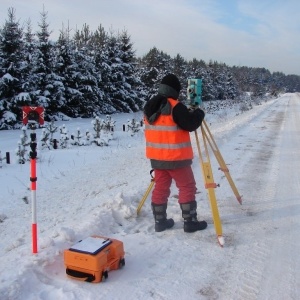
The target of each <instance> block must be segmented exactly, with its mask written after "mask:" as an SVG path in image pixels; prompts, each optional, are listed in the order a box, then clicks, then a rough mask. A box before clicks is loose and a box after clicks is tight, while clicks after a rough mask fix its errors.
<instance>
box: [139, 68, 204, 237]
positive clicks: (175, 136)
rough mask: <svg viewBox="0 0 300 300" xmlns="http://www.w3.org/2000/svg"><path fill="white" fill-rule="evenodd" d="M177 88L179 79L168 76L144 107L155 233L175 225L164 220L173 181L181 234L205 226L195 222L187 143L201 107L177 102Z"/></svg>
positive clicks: (201, 114)
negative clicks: (152, 178) (181, 220)
mask: <svg viewBox="0 0 300 300" xmlns="http://www.w3.org/2000/svg"><path fill="white" fill-rule="evenodd" d="M180 89H181V86H180V82H179V80H178V78H177V77H176V76H175V75H174V74H168V75H166V76H165V77H164V78H163V79H162V81H161V83H160V86H159V89H158V94H157V95H155V96H154V97H152V98H151V99H150V100H149V101H148V102H147V103H146V105H145V107H144V117H145V118H144V119H145V138H146V156H147V158H149V159H150V162H151V167H152V168H153V169H154V172H155V185H154V189H153V192H152V199H151V207H152V211H153V215H154V219H155V231H156V232H160V231H164V230H166V229H169V228H171V227H173V226H174V220H173V219H171V218H170V219H167V203H168V197H169V196H170V186H171V183H172V180H174V181H175V183H176V186H177V188H178V190H179V199H178V202H179V204H180V207H181V210H182V217H183V219H184V227H183V229H184V231H185V232H195V231H197V230H203V229H205V228H206V227H207V223H206V222H205V221H198V219H197V202H196V200H195V194H196V190H197V188H196V182H195V179H194V174H193V171H192V167H191V165H192V159H193V149H192V145H191V140H190V132H192V131H195V130H196V129H197V128H198V127H199V126H200V125H201V123H202V120H203V119H204V115H205V114H204V111H203V110H201V109H200V108H196V109H194V110H189V109H188V108H187V107H186V106H185V105H184V104H183V103H181V102H179V101H178V97H179V93H180Z"/></svg>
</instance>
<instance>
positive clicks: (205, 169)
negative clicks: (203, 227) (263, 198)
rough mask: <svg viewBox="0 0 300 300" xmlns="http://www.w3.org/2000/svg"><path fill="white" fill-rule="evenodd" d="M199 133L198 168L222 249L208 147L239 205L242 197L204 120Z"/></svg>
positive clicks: (197, 141) (222, 243) (221, 234)
mask: <svg viewBox="0 0 300 300" xmlns="http://www.w3.org/2000/svg"><path fill="white" fill-rule="evenodd" d="M201 133H202V139H203V145H204V155H203V154H202V151H201V146H200V142H199V138H198V133H197V131H195V137H196V143H197V149H198V154H199V160H200V167H201V169H202V175H203V180H204V184H205V188H206V189H207V193H208V198H209V202H210V207H211V211H212V217H213V222H214V226H215V231H216V234H217V239H218V243H219V244H220V246H221V247H223V245H224V238H223V233H222V223H221V219H220V215H219V209H218V205H217V200H216V195H215V188H216V187H217V186H218V185H217V184H216V183H215V182H214V177H213V172H212V168H211V163H210V158H209V152H208V145H209V146H210V147H211V149H212V151H213V153H214V155H215V157H216V160H217V162H218V163H219V166H220V170H221V171H223V172H224V174H225V176H226V178H227V180H228V182H229V184H230V186H231V189H232V191H233V193H234V194H235V196H236V198H237V200H238V202H239V203H240V204H242V197H241V196H240V194H239V192H238V190H237V188H236V186H235V184H234V182H233V180H232V178H231V175H230V173H229V170H228V168H227V166H226V163H225V161H224V159H223V157H222V155H221V153H220V151H219V149H218V146H217V144H216V142H215V140H214V138H213V136H212V134H211V132H210V130H209V128H208V126H207V124H206V122H205V121H204V120H203V122H202V125H201Z"/></svg>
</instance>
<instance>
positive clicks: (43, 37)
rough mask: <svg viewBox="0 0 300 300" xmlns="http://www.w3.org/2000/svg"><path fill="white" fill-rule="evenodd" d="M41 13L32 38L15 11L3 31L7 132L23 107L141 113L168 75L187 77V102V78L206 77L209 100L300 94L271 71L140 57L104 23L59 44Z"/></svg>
mask: <svg viewBox="0 0 300 300" xmlns="http://www.w3.org/2000/svg"><path fill="white" fill-rule="evenodd" d="M40 15H41V19H40V22H39V23H38V31H37V32H35V33H33V31H32V26H31V22H30V20H28V21H27V22H26V24H25V26H24V27H22V26H21V25H20V24H19V21H17V19H16V10H15V9H14V8H9V9H8V18H7V20H6V21H5V23H4V25H3V27H2V28H0V130H1V129H13V128H19V127H20V123H21V120H22V110H21V107H22V106H24V105H30V106H43V107H44V108H45V110H46V120H48V121H50V120H55V119H57V118H58V115H59V114H65V115H67V116H69V117H95V116H97V115H100V114H113V113H117V112H136V111H139V110H141V109H142V108H143V106H144V104H145V102H146V101H147V100H148V99H149V98H150V97H151V96H152V95H153V94H155V93H156V91H157V89H158V85H159V83H160V81H161V79H162V77H163V76H164V75H165V74H167V73H169V72H172V73H174V74H176V75H177V76H178V78H179V79H180V82H181V84H182V92H181V94H180V99H181V100H184V99H185V97H186V95H185V91H186V88H187V78H201V79H202V81H203V93H202V97H203V101H213V100H224V101H226V100H227V99H237V98H239V97H240V96H241V95H242V94H243V93H244V92H251V94H252V96H253V97H263V96H264V95H265V94H266V93H270V94H272V95H276V94H278V93H279V92H297V91H300V76H297V75H285V74H283V73H281V72H274V73H271V72H270V71H269V70H267V69H265V68H250V67H246V66H242V67H237V66H233V67H230V66H227V65H226V64H225V63H219V62H217V61H212V60H211V61H209V62H208V63H206V62H205V61H203V60H202V59H197V58H194V59H193V60H191V61H187V60H185V59H184V58H183V57H182V56H181V55H180V54H177V55H176V56H175V57H171V56H170V55H168V54H167V53H164V52H163V51H160V50H159V49H157V48H156V47H153V48H152V49H150V50H149V52H148V53H147V54H146V55H144V56H143V57H136V55H135V51H134V50H133V42H132V41H131V37H130V35H129V34H128V32H127V31H126V30H122V31H121V32H119V31H118V32H115V31H112V30H110V31H109V32H107V31H106V30H105V29H104V28H103V26H102V25H101V24H100V25H99V26H98V28H97V29H96V30H94V31H92V30H91V29H90V27H89V26H88V25H87V24H84V25H83V27H82V29H81V30H76V32H75V34H74V35H73V36H71V34H70V29H69V28H64V27H63V28H62V29H61V30H60V34H59V38H58V40H57V41H51V40H50V34H51V31H50V29H49V23H48V21H47V18H48V15H47V12H46V11H45V10H43V11H42V12H41V13H40Z"/></svg>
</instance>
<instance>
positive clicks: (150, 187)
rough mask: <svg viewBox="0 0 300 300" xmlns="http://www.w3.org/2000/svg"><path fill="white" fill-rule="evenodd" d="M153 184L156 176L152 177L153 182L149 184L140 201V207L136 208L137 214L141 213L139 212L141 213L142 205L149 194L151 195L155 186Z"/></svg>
mask: <svg viewBox="0 0 300 300" xmlns="http://www.w3.org/2000/svg"><path fill="white" fill-rule="evenodd" d="M153 185H154V178H152V179H151V183H150V184H149V186H148V189H147V191H146V192H145V194H144V196H143V198H142V200H141V201H140V203H139V205H138V208H137V210H136V213H137V215H139V213H140V211H141V209H142V207H143V205H144V203H145V201H146V199H147V198H148V195H149V193H150V191H151V190H152V188H153Z"/></svg>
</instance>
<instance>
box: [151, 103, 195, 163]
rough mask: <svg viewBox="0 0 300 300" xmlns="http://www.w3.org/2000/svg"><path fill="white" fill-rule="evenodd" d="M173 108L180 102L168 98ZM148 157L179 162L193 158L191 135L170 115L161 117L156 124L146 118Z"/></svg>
mask: <svg viewBox="0 0 300 300" xmlns="http://www.w3.org/2000/svg"><path fill="white" fill-rule="evenodd" d="M168 101H169V103H170V104H171V107H172V109H173V107H174V106H175V105H176V104H177V103H178V100H174V99H172V98H168ZM145 137H146V157H147V158H149V159H156V160H164V161H178V160H187V159H192V158H193V149H192V145H191V139H190V134H189V132H188V131H186V130H183V129H181V128H180V127H179V126H178V125H177V124H176V123H175V122H174V120H173V117H172V112H171V114H170V115H160V116H159V117H158V119H157V120H156V121H155V123H154V124H149V122H148V121H147V118H145Z"/></svg>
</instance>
